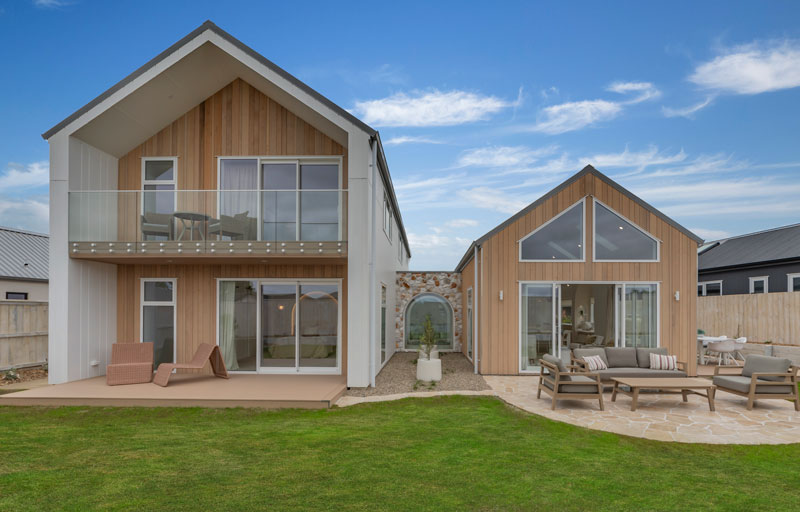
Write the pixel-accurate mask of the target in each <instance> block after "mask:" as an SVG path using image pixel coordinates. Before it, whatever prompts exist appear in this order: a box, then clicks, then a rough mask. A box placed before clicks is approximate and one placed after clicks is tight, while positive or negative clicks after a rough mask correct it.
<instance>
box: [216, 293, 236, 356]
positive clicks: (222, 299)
mask: <svg viewBox="0 0 800 512" xmlns="http://www.w3.org/2000/svg"><path fill="white" fill-rule="evenodd" d="M235 305H236V283H235V282H233V281H220V283H219V348H220V350H221V351H222V358H223V359H224V360H225V366H226V367H227V369H228V370H231V371H234V370H238V369H239V358H238V357H237V356H236V331H235V324H234V308H235Z"/></svg>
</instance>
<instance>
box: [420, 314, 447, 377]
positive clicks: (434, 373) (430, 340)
mask: <svg viewBox="0 0 800 512" xmlns="http://www.w3.org/2000/svg"><path fill="white" fill-rule="evenodd" d="M419 343H420V345H421V346H422V347H423V351H424V352H425V356H426V358H425V359H422V358H421V357H420V358H419V359H418V360H417V380H421V381H424V382H438V381H440V380H442V360H441V359H431V352H433V350H434V349H435V348H436V331H435V330H434V328H433V323H432V322H431V317H430V315H428V316H426V317H425V323H424V324H423V325H422V336H420V339H419Z"/></svg>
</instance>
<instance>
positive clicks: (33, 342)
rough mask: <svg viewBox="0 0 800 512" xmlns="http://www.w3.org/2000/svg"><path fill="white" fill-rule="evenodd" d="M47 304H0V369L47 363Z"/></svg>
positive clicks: (20, 302)
mask: <svg viewBox="0 0 800 512" xmlns="http://www.w3.org/2000/svg"><path fill="white" fill-rule="evenodd" d="M47 309H48V308H47V302H34V301H27V300H25V301H10V300H4V301H0V370H2V369H5V368H9V367H12V366H21V365H27V364H32V363H43V362H45V361H46V360H47Z"/></svg>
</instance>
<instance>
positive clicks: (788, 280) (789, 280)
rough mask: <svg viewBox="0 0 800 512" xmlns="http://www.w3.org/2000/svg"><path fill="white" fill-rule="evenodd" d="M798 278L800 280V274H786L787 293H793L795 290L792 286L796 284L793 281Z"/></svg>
mask: <svg viewBox="0 0 800 512" xmlns="http://www.w3.org/2000/svg"><path fill="white" fill-rule="evenodd" d="M797 278H800V272H794V273H791V274H786V291H787V292H791V291H792V288H793V287H792V285H793V284H794V283H792V280H794V279H797Z"/></svg>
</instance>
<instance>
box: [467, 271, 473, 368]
mask: <svg viewBox="0 0 800 512" xmlns="http://www.w3.org/2000/svg"><path fill="white" fill-rule="evenodd" d="M466 298H467V308H466V309H467V310H466V311H465V313H466V315H467V321H466V324H467V329H466V331H467V343H466V347H465V348H466V350H465V352H466V357H467V359H469V360H470V361H473V352H474V351H475V332H474V331H475V292H474V290H473V288H472V286H470V287H469V288H467V293H466ZM473 362H474V361H473Z"/></svg>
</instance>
